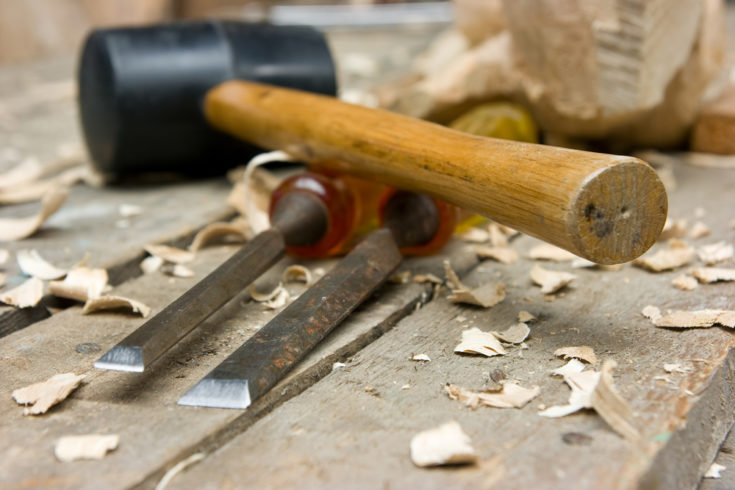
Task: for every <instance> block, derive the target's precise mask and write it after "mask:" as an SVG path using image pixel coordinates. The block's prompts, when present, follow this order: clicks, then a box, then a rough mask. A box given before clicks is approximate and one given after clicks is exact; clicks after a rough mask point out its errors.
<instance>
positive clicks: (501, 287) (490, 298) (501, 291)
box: [444, 260, 505, 308]
mask: <svg viewBox="0 0 735 490" xmlns="http://www.w3.org/2000/svg"><path fill="white" fill-rule="evenodd" d="M444 272H445V274H446V276H447V283H448V285H449V287H450V289H451V294H450V295H449V296H448V299H449V301H451V302H453V303H463V304H469V305H476V306H482V307H483V308H492V307H493V306H495V305H496V304H498V303H500V302H501V301H503V300H504V299H505V284H503V283H502V282H489V283H487V284H483V285H482V286H478V287H476V288H472V289H470V288H468V287H467V286H465V285H464V284H462V281H460V280H459V277H458V276H457V274H456V272H454V270H453V269H452V267H451V265H450V264H449V261H448V260H445V261H444Z"/></svg>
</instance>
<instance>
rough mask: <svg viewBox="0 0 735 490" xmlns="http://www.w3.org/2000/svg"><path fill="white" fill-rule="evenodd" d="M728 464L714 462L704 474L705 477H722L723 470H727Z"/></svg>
mask: <svg viewBox="0 0 735 490" xmlns="http://www.w3.org/2000/svg"><path fill="white" fill-rule="evenodd" d="M726 469H727V466H724V465H721V464H718V463H712V464H711V465H710V467H709V468H708V469H707V471H706V472H705V474H704V478H722V475H720V473H721V472H723V471H725V470H726Z"/></svg>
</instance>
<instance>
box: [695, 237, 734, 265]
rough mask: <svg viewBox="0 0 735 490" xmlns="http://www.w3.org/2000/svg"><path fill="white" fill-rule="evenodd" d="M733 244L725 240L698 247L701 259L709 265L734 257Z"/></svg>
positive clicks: (698, 254)
mask: <svg viewBox="0 0 735 490" xmlns="http://www.w3.org/2000/svg"><path fill="white" fill-rule="evenodd" d="M733 252H734V250H733V246H732V245H730V244H726V243H725V242H717V243H713V244H711V245H703V246H701V247H699V248H698V249H697V256H698V257H699V260H701V261H702V262H704V263H705V264H707V265H714V264H717V263H719V262H723V261H725V260H728V259H731V258H732V257H733V254H734V253H733Z"/></svg>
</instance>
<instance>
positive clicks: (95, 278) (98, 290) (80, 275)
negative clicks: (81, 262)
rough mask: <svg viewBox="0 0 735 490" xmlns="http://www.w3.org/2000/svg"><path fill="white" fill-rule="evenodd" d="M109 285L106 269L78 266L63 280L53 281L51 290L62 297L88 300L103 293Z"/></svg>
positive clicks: (50, 286) (50, 284)
mask: <svg viewBox="0 0 735 490" xmlns="http://www.w3.org/2000/svg"><path fill="white" fill-rule="evenodd" d="M106 286H107V271H106V270H105V269H90V268H88V267H76V268H74V269H72V270H70V271H69V272H68V273H67V274H66V277H65V278H64V280H63V281H51V282H50V283H49V292H50V293H51V294H53V295H54V296H58V297H60V298H68V299H75V300H77V301H87V300H89V299H92V298H98V297H100V296H101V295H102V293H103V292H104V290H105V287H106Z"/></svg>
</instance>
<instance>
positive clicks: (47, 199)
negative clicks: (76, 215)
mask: <svg viewBox="0 0 735 490" xmlns="http://www.w3.org/2000/svg"><path fill="white" fill-rule="evenodd" d="M68 193H69V190H68V189H67V188H56V189H52V190H50V191H49V192H47V193H46V194H44V196H43V199H42V200H41V211H40V212H39V213H38V214H36V215H34V216H28V217H26V218H0V241H12V240H21V239H23V238H26V237H29V236H31V235H32V234H34V233H35V232H36V230H38V229H39V228H40V227H41V225H42V224H43V222H44V221H46V219H47V218H48V217H49V216H51V215H52V214H54V213H55V212H56V211H58V210H59V208H60V207H61V205H62V204H64V201H65V200H66V196H67V195H68Z"/></svg>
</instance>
